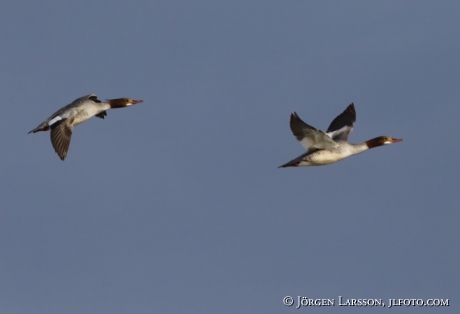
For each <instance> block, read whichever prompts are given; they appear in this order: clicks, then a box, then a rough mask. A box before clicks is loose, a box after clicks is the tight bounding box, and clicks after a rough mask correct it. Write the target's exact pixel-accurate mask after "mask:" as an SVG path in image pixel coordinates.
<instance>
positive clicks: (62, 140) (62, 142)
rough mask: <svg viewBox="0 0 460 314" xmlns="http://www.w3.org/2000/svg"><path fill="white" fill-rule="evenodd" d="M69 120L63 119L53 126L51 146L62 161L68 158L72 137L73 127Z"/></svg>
mask: <svg viewBox="0 0 460 314" xmlns="http://www.w3.org/2000/svg"><path fill="white" fill-rule="evenodd" d="M69 122H70V121H69V119H62V120H60V121H58V122H56V123H54V124H53V125H52V126H51V133H50V134H51V144H53V147H54V150H55V151H56V153H57V154H58V156H59V158H61V160H64V159H65V157H66V156H67V151H68V150H69V146H70V138H71V136H72V129H73V127H72V125H71V124H70V123H69Z"/></svg>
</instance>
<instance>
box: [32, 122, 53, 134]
mask: <svg viewBox="0 0 460 314" xmlns="http://www.w3.org/2000/svg"><path fill="white" fill-rule="evenodd" d="M49 129H50V127H49V125H48V123H46V122H43V123H42V124H40V125H39V126H37V127H36V128H35V129H33V130H32V131H29V132H28V133H27V134H30V133H37V132H40V131H48V130H49Z"/></svg>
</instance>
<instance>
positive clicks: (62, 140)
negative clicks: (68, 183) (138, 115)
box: [27, 94, 143, 160]
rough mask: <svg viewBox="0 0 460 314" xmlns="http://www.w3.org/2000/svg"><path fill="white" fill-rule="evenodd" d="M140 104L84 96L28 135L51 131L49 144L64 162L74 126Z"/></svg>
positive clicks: (91, 95) (54, 114)
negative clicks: (109, 112) (105, 100)
mask: <svg viewBox="0 0 460 314" xmlns="http://www.w3.org/2000/svg"><path fill="white" fill-rule="evenodd" d="M141 102H143V100H133V99H131V98H118V99H108V100H107V102H102V101H100V100H99V99H97V96H96V95H95V94H90V95H86V96H83V97H80V98H78V99H76V100H74V101H73V102H72V103H71V104H69V105H67V106H65V107H63V108H61V109H59V110H58V111H56V112H55V113H53V114H52V115H51V116H50V117H49V118H48V119H46V120H45V121H43V122H42V123H41V124H40V125H39V126H37V127H36V128H35V129H33V130H32V131H30V132H29V133H36V132H40V131H48V130H50V129H51V143H52V144H53V147H54V150H55V151H56V153H57V154H58V155H59V158H61V160H64V159H65V158H66V156H67V151H68V150H69V145H70V138H71V136H72V131H73V127H74V126H75V125H78V124H80V123H82V122H85V121H86V120H88V119H89V118H91V117H93V116H96V117H98V118H101V119H104V117H105V116H106V115H107V112H106V111H107V110H109V109H114V108H124V107H128V106H131V105H135V104H138V103H141ZM29 133H27V134H29Z"/></svg>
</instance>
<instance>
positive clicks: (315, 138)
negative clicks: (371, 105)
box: [278, 103, 403, 168]
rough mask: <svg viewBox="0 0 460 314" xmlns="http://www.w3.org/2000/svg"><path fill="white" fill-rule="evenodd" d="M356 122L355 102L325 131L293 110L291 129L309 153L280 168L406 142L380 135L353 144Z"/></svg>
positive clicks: (324, 161)
mask: <svg viewBox="0 0 460 314" xmlns="http://www.w3.org/2000/svg"><path fill="white" fill-rule="evenodd" d="M355 121H356V111H355V105H354V104H353V103H352V104H350V105H349V106H348V107H347V109H345V110H344V111H343V112H342V113H341V114H339V115H338V116H337V117H336V118H335V119H334V120H333V121H332V122H331V124H330V125H329V128H328V129H327V131H326V132H323V131H321V130H318V129H316V128H314V127H312V126H311V125H308V124H306V123H305V122H303V121H302V119H300V117H299V116H298V115H297V113H295V112H294V113H293V114H291V121H290V126H291V131H292V133H293V134H294V136H295V137H296V139H297V140H298V141H299V142H300V143H301V144H302V146H303V147H305V148H306V149H307V152H306V153H304V154H302V155H300V156H299V157H297V158H295V159H293V160H291V161H289V162H287V163H285V164H284V165H282V166H279V167H278V168H285V167H298V166H323V165H328V164H332V163H334V162H337V161H340V160H342V159H344V158H347V157H350V156H352V155H356V154H359V153H362V152H364V151H366V150H368V149H370V148H374V147H378V146H382V145H387V144H393V143H397V142H402V141H403V140H402V139H396V138H392V137H390V136H379V137H376V138H373V139H371V140H369V141H366V142H364V143H361V144H350V143H348V134H350V132H351V131H352V130H353V125H354V124H355Z"/></svg>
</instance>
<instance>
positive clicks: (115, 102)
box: [107, 98, 143, 108]
mask: <svg viewBox="0 0 460 314" xmlns="http://www.w3.org/2000/svg"><path fill="white" fill-rule="evenodd" d="M107 101H108V102H109V104H110V107H111V108H124V107H129V106H132V105H135V104H139V103H141V102H143V100H134V99H132V98H117V99H107Z"/></svg>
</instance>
